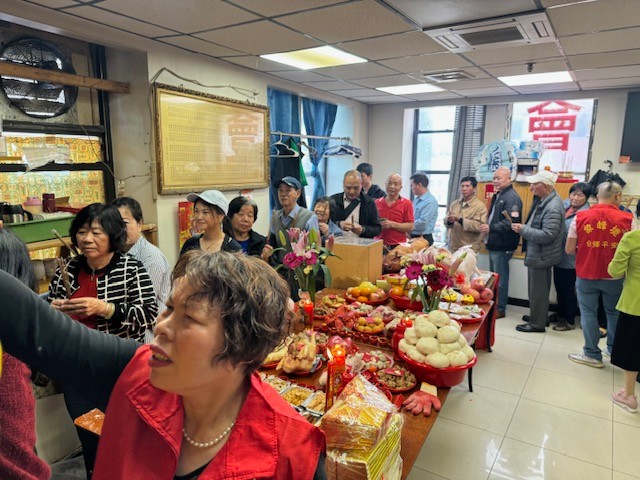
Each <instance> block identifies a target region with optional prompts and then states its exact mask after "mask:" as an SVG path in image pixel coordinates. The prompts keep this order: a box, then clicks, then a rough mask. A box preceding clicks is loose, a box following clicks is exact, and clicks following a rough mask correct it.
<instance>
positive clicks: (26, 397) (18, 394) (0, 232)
mask: <svg viewBox="0 0 640 480" xmlns="http://www.w3.org/2000/svg"><path fill="white" fill-rule="evenodd" d="M0 270H3V271H5V272H7V273H9V275H11V276H13V277H15V278H16V279H17V280H20V281H21V282H22V283H24V284H25V285H26V286H27V287H29V288H31V289H35V287H36V278H35V275H34V273H33V267H32V265H31V260H30V259H29V253H28V252H27V247H26V246H25V244H24V243H23V242H22V240H20V239H19V238H18V236H17V235H16V234H15V233H13V232H11V231H10V230H8V229H4V228H0ZM9 320H10V319H9ZM1 350H2V349H0V367H2V369H0V370H2V375H1V376H0V478H2V479H12V478H13V479H20V480H47V479H48V478H49V476H50V475H51V472H50V470H49V466H48V465H47V464H46V462H44V461H43V460H41V459H40V458H38V456H37V455H36V453H35V445H36V418H35V408H36V401H35V399H34V397H33V391H32V389H31V382H30V380H29V377H30V376H31V370H29V367H27V366H26V365H25V364H24V363H22V362H21V361H19V360H17V359H16V358H14V357H12V356H11V355H9V354H7V353H5V354H3V353H2V351H1Z"/></svg>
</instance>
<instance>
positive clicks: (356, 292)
mask: <svg viewBox="0 0 640 480" xmlns="http://www.w3.org/2000/svg"><path fill="white" fill-rule="evenodd" d="M350 295H351V296H352V297H353V298H358V297H359V296H360V295H361V293H360V289H359V288H358V287H353V288H352V289H351V294H350Z"/></svg>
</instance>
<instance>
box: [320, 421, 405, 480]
mask: <svg viewBox="0 0 640 480" xmlns="http://www.w3.org/2000/svg"><path fill="white" fill-rule="evenodd" d="M402 424H403V418H402V414H400V413H392V414H391V416H390V418H389V424H388V427H387V429H386V430H385V432H384V433H383V435H382V437H381V438H380V440H379V441H378V443H377V444H375V445H374V447H373V450H369V451H363V450H335V449H327V461H326V469H327V479H328V480H338V479H339V480H362V479H367V480H383V479H384V480H400V477H401V476H402V458H401V457H400V432H401V430H402Z"/></svg>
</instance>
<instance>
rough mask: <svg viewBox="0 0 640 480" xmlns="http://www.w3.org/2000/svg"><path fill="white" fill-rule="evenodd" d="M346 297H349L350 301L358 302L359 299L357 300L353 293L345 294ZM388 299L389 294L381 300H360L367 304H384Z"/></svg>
mask: <svg viewBox="0 0 640 480" xmlns="http://www.w3.org/2000/svg"><path fill="white" fill-rule="evenodd" d="M344 298H346V299H347V301H348V302H351V303H353V302H357V301H358V300H356V299H355V298H353V297H352V296H351V295H349V294H348V293H345V294H344ZM387 300H389V295H388V294H386V295H385V297H384V298H381V299H380V300H373V301H371V300H368V301H366V302H360V303H366V304H367V305H383V304H385V303H387Z"/></svg>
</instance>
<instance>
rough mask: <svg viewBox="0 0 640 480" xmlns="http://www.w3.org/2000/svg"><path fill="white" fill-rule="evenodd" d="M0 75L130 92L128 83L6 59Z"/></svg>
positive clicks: (114, 91)
mask: <svg viewBox="0 0 640 480" xmlns="http://www.w3.org/2000/svg"><path fill="white" fill-rule="evenodd" d="M0 75H3V76H11V77H20V78H28V79H30V80H40V81H44V82H49V83H55V84H60V85H71V86H74V87H85V88H95V89H96V90H105V91H107V92H111V93H129V84H128V83H123V82H114V81H113V80H103V79H100V78H93V77H83V76H82V75H74V74H73V73H64V72H58V71H55V70H45V69H44V68H36V67H28V66H26V65H17V64H15V63H10V62H4V61H0Z"/></svg>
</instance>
